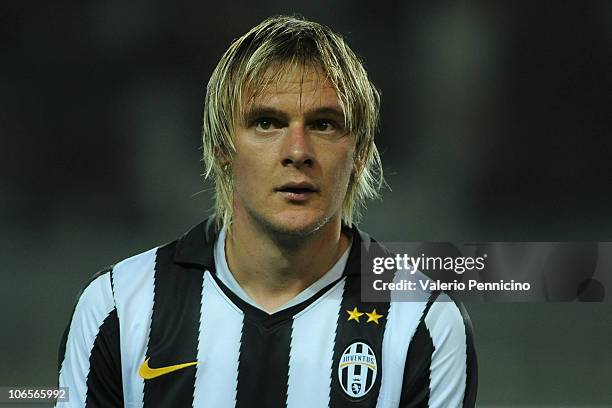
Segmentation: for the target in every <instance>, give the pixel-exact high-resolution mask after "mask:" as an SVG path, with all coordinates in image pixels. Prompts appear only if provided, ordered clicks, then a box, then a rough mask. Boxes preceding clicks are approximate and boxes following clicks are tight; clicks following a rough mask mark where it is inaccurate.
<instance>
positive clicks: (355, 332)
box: [329, 246, 389, 408]
mask: <svg viewBox="0 0 612 408" xmlns="http://www.w3.org/2000/svg"><path fill="white" fill-rule="evenodd" d="M359 263H360V253H359V248H358V247H357V248H355V246H353V248H351V254H350V255H349V260H348V262H347V266H346V269H347V270H353V271H354V270H355V269H356V268H359V267H360V266H359ZM345 276H346V281H345V284H344V292H343V294H342V302H341V305H340V312H339V315H338V321H337V326H336V338H335V342H334V357H333V364H332V379H331V385H332V386H331V395H330V403H329V406H330V407H334V408H344V407H347V408H348V407H372V406H375V405H376V401H377V399H378V393H379V391H380V379H381V377H382V370H383V365H382V363H383V362H382V341H383V335H384V332H385V326H386V322H387V317H388V316H387V314H388V312H389V303H387V302H378V303H362V302H361V277H360V276H359V274H353V273H345ZM355 307H357V309H358V310H359V311H360V312H362V313H364V315H362V316H361V317H360V318H359V323H358V322H356V321H354V320H351V321H348V317H349V314H348V313H347V310H353V309H354V308H355ZM374 309H376V312H377V313H378V314H381V315H383V317H382V318H380V319H379V321H378V322H379V323H378V324H376V323H374V322H369V323H367V320H368V317H367V316H366V315H365V312H368V313H371V312H372V311H373V310H374ZM356 341H360V342H363V343H366V344H368V345H369V346H370V347H371V348H372V350H373V351H374V355H375V357H376V362H377V373H376V378H375V379H374V385H373V387H372V389H370V391H369V392H368V393H367V394H366V395H365V396H364V397H363V398H361V399H354V398H351V397H350V396H349V395H347V394H346V393H345V392H344V390H343V389H342V386H341V384H340V379H339V378H338V364H339V363H340V358H341V357H342V353H344V351H345V350H346V348H347V347H348V346H349V345H351V344H352V343H354V342H356ZM344 371H348V370H343V372H342V375H343V378H342V381H343V382H344V383H345V384H346V381H348V380H349V379H348V378H347V379H344Z"/></svg>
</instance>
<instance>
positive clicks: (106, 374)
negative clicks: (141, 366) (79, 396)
mask: <svg viewBox="0 0 612 408" xmlns="http://www.w3.org/2000/svg"><path fill="white" fill-rule="evenodd" d="M85 406H86V407H104V408H106V407H123V385H122V381H121V350H120V347H119V319H118V318H117V309H113V310H112V311H111V312H110V313H109V315H108V316H107V317H106V319H104V322H102V325H101V326H100V330H99V331H98V335H97V336H96V340H95V341H94V346H93V348H92V350H91V354H90V356H89V374H88V375H87V396H86V399H85Z"/></svg>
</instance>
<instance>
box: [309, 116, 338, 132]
mask: <svg viewBox="0 0 612 408" xmlns="http://www.w3.org/2000/svg"><path fill="white" fill-rule="evenodd" d="M312 128H313V130H316V131H317V132H333V131H336V130H338V126H337V125H336V122H334V121H333V120H329V119H318V120H315V121H314V122H313V123H312Z"/></svg>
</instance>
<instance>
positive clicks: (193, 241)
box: [174, 218, 375, 275]
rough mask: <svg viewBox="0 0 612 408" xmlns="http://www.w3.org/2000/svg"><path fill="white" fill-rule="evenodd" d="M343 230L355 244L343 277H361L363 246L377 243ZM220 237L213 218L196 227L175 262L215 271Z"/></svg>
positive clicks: (180, 243)
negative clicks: (218, 237)
mask: <svg viewBox="0 0 612 408" xmlns="http://www.w3.org/2000/svg"><path fill="white" fill-rule="evenodd" d="M342 228H343V229H344V228H347V229H348V228H350V230H351V233H352V236H353V243H352V245H351V250H350V252H349V257H348V260H347V263H346V267H345V268H344V273H343V275H359V274H360V269H361V268H360V265H361V259H360V258H361V255H360V253H361V251H360V249H361V246H362V245H363V246H364V249H365V250H366V251H368V250H369V249H370V245H371V244H373V243H375V241H374V240H372V239H371V238H370V236H369V235H368V234H367V233H365V232H363V231H361V230H359V229H358V228H357V227H355V226H354V225H353V226H352V227H348V226H347V225H344V224H343V225H342ZM218 235H219V231H218V229H217V227H216V223H215V221H214V220H213V219H212V218H208V219H206V220H204V221H203V222H201V223H199V224H198V225H196V226H194V227H193V228H191V229H190V230H189V231H188V232H187V233H186V234H185V235H183V236H182V237H181V238H180V239H179V240H178V242H177V245H176V250H175V252H174V262H176V263H179V264H191V265H199V266H203V267H204V268H206V269H208V270H210V271H214V270H215V258H214V247H215V240H216V239H217V236H218Z"/></svg>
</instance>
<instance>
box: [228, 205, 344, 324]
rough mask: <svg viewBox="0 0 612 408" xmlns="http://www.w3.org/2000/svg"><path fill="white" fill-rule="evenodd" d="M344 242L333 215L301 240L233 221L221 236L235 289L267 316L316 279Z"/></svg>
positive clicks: (324, 271)
mask: <svg viewBox="0 0 612 408" xmlns="http://www.w3.org/2000/svg"><path fill="white" fill-rule="evenodd" d="M349 241H350V239H349V237H347V236H346V235H344V234H342V231H341V220H340V218H339V217H338V218H337V219H332V220H330V222H328V223H327V224H325V225H324V226H323V227H321V228H320V229H318V230H317V231H316V232H314V233H312V234H310V235H308V236H307V237H295V236H289V235H288V234H282V233H275V232H272V231H269V230H267V229H266V228H264V227H262V226H259V225H257V224H256V223H254V222H241V220H240V219H239V218H238V219H236V220H235V221H234V222H233V223H232V225H231V231H230V230H228V234H227V235H226V240H225V256H226V258H227V264H228V266H229V269H230V271H231V273H232V274H233V275H234V278H235V279H236V281H237V282H238V283H239V284H240V286H241V287H242V288H243V289H244V290H245V292H246V293H247V294H248V295H249V296H250V297H251V298H252V299H253V300H254V301H255V302H256V303H257V304H258V305H259V306H261V307H262V308H263V309H264V310H266V311H268V312H270V311H273V310H275V309H277V308H278V307H280V306H282V305H283V304H285V303H287V302H288V301H290V300H291V299H293V298H294V297H295V296H297V295H298V294H299V293H300V292H301V291H303V290H304V289H306V288H307V287H309V286H310V285H312V284H313V283H314V282H316V281H317V280H318V279H319V278H321V277H322V276H323V275H324V274H325V273H326V272H327V271H328V270H329V269H330V268H331V267H332V266H333V265H334V264H335V263H336V262H337V261H338V259H339V258H340V257H341V256H342V254H343V253H344V251H345V250H346V249H347V248H348V245H349Z"/></svg>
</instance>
